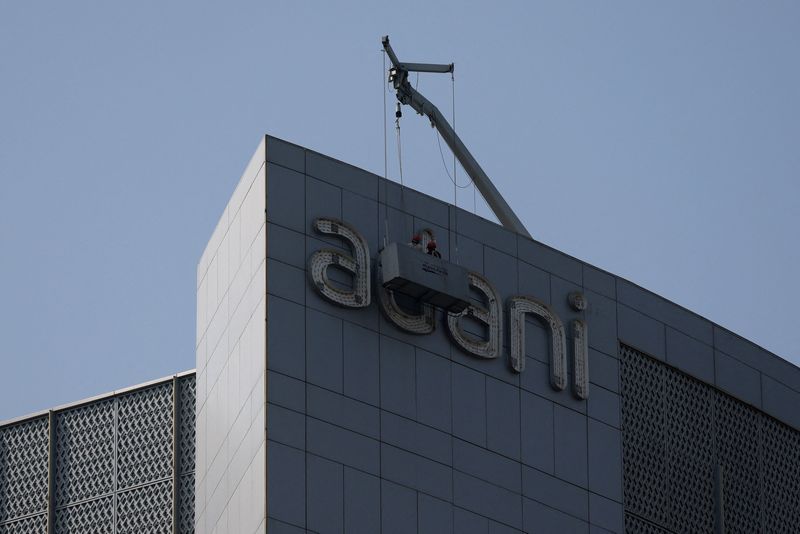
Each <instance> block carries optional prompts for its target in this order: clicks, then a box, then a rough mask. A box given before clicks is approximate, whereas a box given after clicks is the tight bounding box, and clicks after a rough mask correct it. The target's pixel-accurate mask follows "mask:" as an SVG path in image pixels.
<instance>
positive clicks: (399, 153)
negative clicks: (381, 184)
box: [394, 117, 405, 193]
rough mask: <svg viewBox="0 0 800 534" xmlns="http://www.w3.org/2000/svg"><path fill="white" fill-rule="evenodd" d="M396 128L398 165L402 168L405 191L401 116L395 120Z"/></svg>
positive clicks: (401, 178) (401, 177)
mask: <svg viewBox="0 0 800 534" xmlns="http://www.w3.org/2000/svg"><path fill="white" fill-rule="evenodd" d="M394 124H395V130H396V131H397V166H398V168H399V169H400V192H401V193H402V192H403V188H404V187H405V185H404V184H403V148H402V145H401V144H400V117H397V118H396V119H395V120H394Z"/></svg>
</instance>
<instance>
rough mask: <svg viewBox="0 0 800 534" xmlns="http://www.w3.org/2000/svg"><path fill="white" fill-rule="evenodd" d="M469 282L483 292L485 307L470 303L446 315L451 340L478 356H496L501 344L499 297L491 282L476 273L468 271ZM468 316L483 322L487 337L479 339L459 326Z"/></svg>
mask: <svg viewBox="0 0 800 534" xmlns="http://www.w3.org/2000/svg"><path fill="white" fill-rule="evenodd" d="M469 284H470V285H471V286H472V287H474V288H475V289H477V290H478V291H480V292H481V293H483V295H484V296H485V298H486V307H483V306H480V305H477V304H472V305H471V306H470V307H469V308H467V309H466V310H464V311H463V312H462V313H459V314H452V313H451V314H448V315H447V327H448V329H449V331H450V335H451V336H452V338H453V341H455V342H456V344H457V345H459V346H460V347H461V348H462V349H464V350H465V351H467V352H469V353H470V354H473V355H475V356H478V357H479V358H487V359H491V358H497V357H498V356H500V350H501V348H502V346H503V339H502V335H503V315H502V310H501V309H500V299H499V298H498V296H497V291H495V289H494V287H492V284H490V283H489V281H488V280H486V279H485V278H484V277H482V276H481V275H479V274H477V273H469ZM465 316H470V317H472V318H474V319H476V320H478V321H480V322H482V323H484V324H486V326H487V327H488V329H489V336H488V339H480V338H477V337H475V336H473V335H472V334H468V333H467V332H465V331H464V329H463V328H461V324H460V322H461V318H462V317H465Z"/></svg>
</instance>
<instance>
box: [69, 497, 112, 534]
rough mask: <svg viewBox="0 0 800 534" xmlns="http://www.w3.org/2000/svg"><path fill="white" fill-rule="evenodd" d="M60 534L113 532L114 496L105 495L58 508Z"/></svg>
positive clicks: (109, 533) (105, 533)
mask: <svg viewBox="0 0 800 534" xmlns="http://www.w3.org/2000/svg"><path fill="white" fill-rule="evenodd" d="M56 532H57V533H58V534H87V533H89V532H91V533H92V534H113V533H114V498H113V497H111V496H109V497H103V498H102V499H94V500H92V501H88V502H84V503H80V504H75V505H72V506H68V507H66V508H62V509H60V510H56Z"/></svg>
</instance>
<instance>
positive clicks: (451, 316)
mask: <svg viewBox="0 0 800 534" xmlns="http://www.w3.org/2000/svg"><path fill="white" fill-rule="evenodd" d="M313 226H314V229H315V230H316V231H317V232H320V233H322V234H325V235H330V236H336V237H338V238H340V239H342V240H343V241H344V242H346V243H347V245H348V247H349V248H350V254H346V253H345V252H343V251H341V250H337V249H333V248H330V249H322V250H318V251H317V252H314V253H313V254H312V255H311V257H310V258H309V265H308V271H309V274H310V277H311V281H312V283H313V284H314V287H315V288H316V290H317V291H318V292H319V294H320V295H322V296H323V297H324V298H325V299H327V300H329V301H330V302H333V303H334V304H337V305H339V306H343V307H346V308H366V307H367V306H369V305H370V304H371V302H372V291H371V285H372V278H371V276H372V274H371V272H370V264H371V256H370V251H369V245H368V244H367V241H366V240H365V239H364V238H363V237H362V236H361V234H360V233H359V232H358V231H357V230H355V229H354V228H352V227H351V226H350V225H348V224H347V223H344V222H342V221H338V220H335V219H330V218H319V219H316V220H315V221H314V223H313ZM421 235H422V238H423V241H424V242H423V243H421V246H420V248H421V250H425V248H426V245H427V242H428V241H430V240H432V239H433V234H432V232H431V231H430V230H424V231H423V232H421ZM398 246H405V245H398ZM419 254H424V253H423V252H421V251H420V252H419ZM431 262H433V260H430V261H427V262H419V263H420V264H421V265H428V264H429V263H431ZM442 264H447V262H445V261H444V260H438V264H437V265H433V264H432V263H431V265H429V266H428V268H427V269H426V270H425V272H427V273H430V272H431V270H433V271H435V272H436V273H437V274H439V275H442V274H443V275H444V276H446V275H447V272H448V271H449V269H448V268H447V267H442V266H441V265H442ZM450 265H452V264H450ZM330 269H338V270H340V271H342V272H344V273H346V275H347V276H348V277H349V278H350V279H351V283H349V284H347V287H343V286H342V285H341V284H337V283H335V282H334V281H332V280H331V278H330V276H329V271H330ZM456 269H461V268H460V267H457V266H454V268H453V270H456ZM467 282H468V284H469V286H470V288H472V289H473V290H474V291H475V292H477V293H478V294H480V295H481V297H482V299H481V300H482V304H478V303H475V302H471V303H470V304H469V305H468V306H467V307H466V309H464V310H463V311H460V312H459V313H452V312H445V313H446V315H447V320H446V322H445V323H446V326H447V330H448V333H449V334H450V337H451V339H452V340H453V342H454V343H455V344H456V345H458V346H459V347H460V348H461V349H462V350H463V351H465V352H466V353H468V354H471V355H473V356H476V357H478V358H486V359H494V358H499V357H500V356H501V354H502V348H503V334H504V329H503V316H504V311H505V310H504V307H503V303H502V302H501V299H500V297H499V295H498V294H497V291H496V290H495V289H494V287H493V286H492V284H491V282H490V281H489V280H487V279H486V278H484V277H483V276H482V275H480V274H478V273H475V272H467ZM375 290H376V291H377V293H378V301H379V303H380V307H381V309H382V310H383V313H384V314H385V315H386V317H387V318H388V319H389V320H390V321H391V322H392V323H393V324H394V325H395V326H397V327H398V328H400V329H402V330H404V331H406V332H410V333H412V334H418V335H426V334H430V333H432V332H433V331H434V330H435V329H436V314H435V309H434V306H433V305H432V304H430V303H429V302H427V301H426V299H425V298H421V299H420V302H419V309H418V310H416V311H415V312H411V311H409V310H407V309H404V308H403V307H401V306H400V305H399V304H398V302H397V297H398V296H399V295H396V294H395V291H393V290H391V289H387V288H386V287H384V285H383V284H381V283H377V284H376V288H375ZM431 293H432V294H434V293H435V291H433V290H431ZM437 295H441V294H440V293H437ZM430 300H431V301H435V300H436V298H434V297H432V298H431V299H430ZM440 300H441V299H440ZM569 304H570V306H571V307H572V308H573V309H574V310H576V311H582V310H585V309H586V307H587V302H586V298H585V297H584V295H583V294H582V293H578V292H575V293H571V294H570V295H569ZM506 307H507V314H508V317H509V334H510V340H511V342H510V354H509V366H510V368H511V369H512V370H513V371H514V372H517V373H521V372H523V371H524V370H525V316H531V317H535V318H536V319H538V320H539V321H540V322H541V323H542V324H543V325H544V326H545V327H546V328H547V330H548V331H549V334H550V335H549V337H550V343H549V358H550V384H551V385H552V387H553V388H555V389H556V390H559V391H560V390H564V389H566V387H567V376H568V373H567V354H568V353H570V352H571V353H572V371H573V372H572V391H573V393H574V394H575V396H577V397H578V398H581V399H585V398H587V397H588V395H589V370H588V356H589V338H588V330H587V327H586V323H585V321H582V320H580V319H575V320H573V321H571V323H570V328H569V332H567V329H566V328H565V326H564V323H563V322H562V321H561V319H560V318H559V317H558V315H556V313H555V312H554V311H553V309H552V308H551V307H550V306H548V305H547V304H545V303H544V302H541V301H540V300H538V299H536V298H534V297H532V296H526V295H519V296H512V297H510V298H509V299H508V300H507V303H506ZM459 309H460V308H459ZM466 318H469V319H471V320H473V321H477V322H478V323H482V324H483V325H484V326H485V335H484V336H478V335H475V334H473V333H471V332H468V331H467V330H466V329H465V328H464V327H463V325H462V322H463V320H464V319H466ZM567 335H569V339H570V343H568V342H567Z"/></svg>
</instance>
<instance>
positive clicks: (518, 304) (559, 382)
mask: <svg viewBox="0 0 800 534" xmlns="http://www.w3.org/2000/svg"><path fill="white" fill-rule="evenodd" d="M508 309H509V315H510V316H511V318H510V325H511V327H510V330H511V368H512V369H514V370H515V371H516V372H518V373H521V372H522V371H524V370H525V314H528V313H531V314H533V315H535V316H536V317H538V318H539V319H540V320H541V321H542V322H543V323H544V324H545V326H547V327H548V329H549V330H550V384H551V385H552V386H553V387H554V388H555V389H557V390H559V391H561V390H563V389H564V388H565V387H566V386H567V341H566V334H565V333H564V324H563V323H562V322H561V319H559V318H558V315H556V314H555V313H554V312H553V310H552V309H551V308H550V306H548V305H547V304H545V303H544V302H541V301H539V300H536V299H535V298H533V297H512V298H511V299H510V301H509V306H508Z"/></svg>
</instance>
